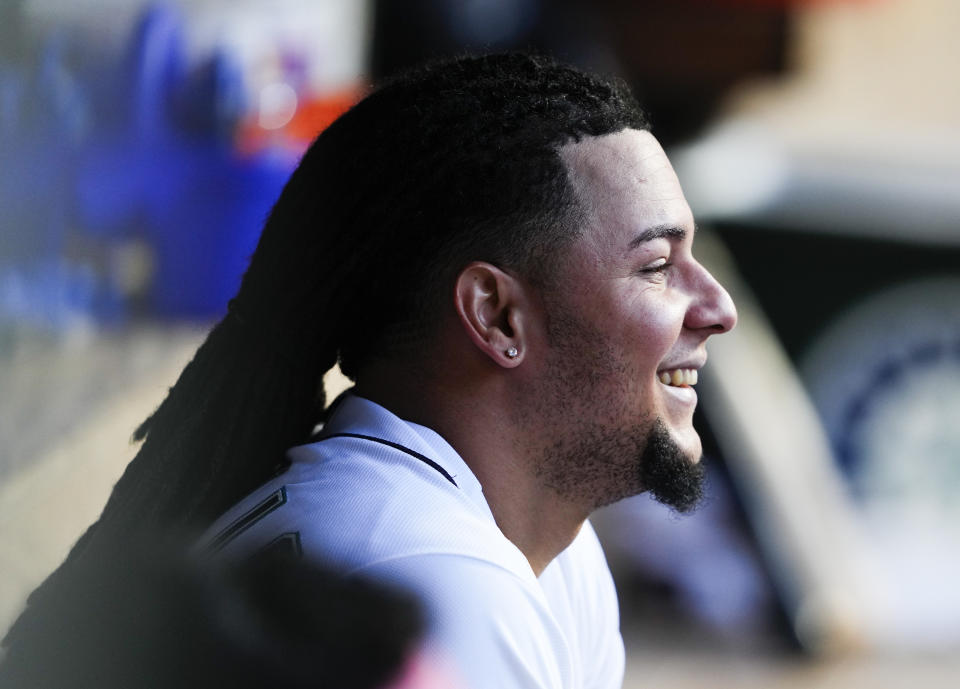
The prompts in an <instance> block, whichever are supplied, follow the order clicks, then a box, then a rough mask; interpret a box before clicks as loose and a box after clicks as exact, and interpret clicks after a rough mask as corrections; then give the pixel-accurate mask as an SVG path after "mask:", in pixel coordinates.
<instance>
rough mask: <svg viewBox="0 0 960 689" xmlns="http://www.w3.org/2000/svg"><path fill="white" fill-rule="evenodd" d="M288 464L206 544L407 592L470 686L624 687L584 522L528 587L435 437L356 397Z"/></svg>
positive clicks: (605, 571)
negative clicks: (286, 559) (273, 552)
mask: <svg viewBox="0 0 960 689" xmlns="http://www.w3.org/2000/svg"><path fill="white" fill-rule="evenodd" d="M288 457H289V459H290V460H291V462H292V465H291V466H290V468H289V469H288V470H287V471H286V472H285V473H283V474H282V475H280V476H278V477H277V478H275V479H274V480H272V481H270V482H268V483H266V484H265V485H263V486H261V487H260V488H259V489H258V490H256V491H255V492H254V493H252V494H251V495H249V496H248V497H246V498H245V499H244V500H242V501H241V502H240V503H239V504H237V505H236V506H234V507H233V508H232V509H231V510H229V511H228V512H227V513H226V514H225V515H223V516H222V517H221V518H220V519H219V520H217V522H216V523H215V524H214V525H213V526H212V527H211V529H210V530H209V532H208V534H207V536H206V537H205V541H206V545H207V547H208V548H210V549H212V550H217V551H222V552H224V553H226V554H227V555H228V556H245V555H247V554H252V553H255V552H257V551H260V550H263V549H266V548H287V549H292V550H295V551H297V552H299V553H302V554H303V555H304V556H306V557H309V558H311V559H315V560H317V561H319V562H321V563H324V564H327V565H332V566H333V567H334V568H335V569H338V570H339V571H342V572H344V573H346V574H348V575H353V574H359V575H364V576H370V577H373V578H376V579H380V580H384V581H386V582H389V583H392V584H395V585H401V586H404V587H406V588H407V589H409V590H412V591H413V592H414V593H416V594H417V595H418V596H419V597H420V599H421V601H422V602H423V603H424V605H425V608H426V610H427V614H428V619H429V623H430V626H429V640H428V643H429V645H430V646H431V647H432V648H434V649H436V650H437V651H439V653H441V654H442V655H443V656H444V657H445V659H446V661H447V662H451V663H452V664H453V666H454V667H455V668H457V670H458V671H459V673H460V675H461V676H462V677H463V678H464V679H465V681H466V682H467V685H468V686H470V687H476V688H481V687H489V688H490V689H513V688H516V689H520V688H524V689H533V688H540V687H543V688H548V687H549V688H551V689H554V688H556V689H560V688H563V689H580V688H588V687H589V688H591V689H594V688H595V689H608V688H609V689H612V688H613V687H619V686H620V685H621V683H622V680H623V667H624V652H623V641H622V638H621V636H620V629H619V612H618V607H617V598H616V592H615V590H614V586H613V580H612V578H611V576H610V570H609V568H608V567H607V563H606V560H605V558H604V556H603V551H602V550H601V548H600V544H599V542H598V541H597V537H596V534H595V533H594V531H593V529H592V527H591V526H590V524H589V523H586V524H584V526H583V528H582V529H581V530H580V533H579V535H578V536H577V538H576V539H575V540H574V541H573V543H572V544H571V545H570V546H569V547H568V548H567V549H566V550H564V551H563V552H562V553H561V554H560V555H559V556H558V557H557V558H556V559H554V561H553V562H551V563H550V564H549V565H548V566H547V568H546V569H545V570H544V571H543V573H542V574H541V575H540V577H539V578H538V577H536V576H535V575H534V573H533V570H532V569H531V567H530V565H529V563H528V562H527V559H526V558H525V557H524V555H523V553H521V552H520V550H519V549H518V548H517V547H516V546H515V545H513V543H511V542H510V541H509V540H507V538H506V537H505V536H504V535H503V533H502V532H501V531H500V529H499V528H498V527H497V524H496V522H495V521H494V519H493V515H492V513H491V512H490V508H489V506H488V505H487V502H486V500H485V499H484V496H483V489H482V487H481V486H480V483H479V481H478V480H477V478H476V477H475V476H474V475H473V473H472V472H471V471H470V469H469V468H468V467H467V465H466V463H464V461H463V460H462V459H461V458H460V456H459V455H458V454H457V453H456V452H455V451H454V449H453V448H452V447H451V446H450V445H449V444H448V443H447V442H446V441H445V440H443V438H441V437H440V436H439V435H438V434H437V433H435V432H434V431H432V430H430V429H429V428H426V427H424V426H420V425H418V424H414V423H410V422H407V421H404V420H402V419H400V418H398V417H396V416H395V415H393V414H391V413H390V412H388V411H387V410H386V409H384V408H383V407H381V406H379V405H377V404H374V403H373V402H370V401H369V400H366V399H363V398H360V397H357V396H353V395H347V396H345V397H344V398H343V399H342V401H341V402H340V403H339V404H338V406H337V408H336V410H335V412H334V414H333V415H332V417H331V419H330V420H329V421H328V423H327V424H326V425H325V427H324V429H323V431H322V434H321V437H320V438H319V439H318V440H316V441H315V442H312V443H310V444H308V445H302V446H299V447H295V448H293V449H292V450H290V451H289V453H288Z"/></svg>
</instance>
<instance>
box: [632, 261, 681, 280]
mask: <svg viewBox="0 0 960 689" xmlns="http://www.w3.org/2000/svg"><path fill="white" fill-rule="evenodd" d="M672 266H673V264H672V263H670V261H668V260H667V259H666V258H658V259H657V260H656V261H654V262H653V263H650V264H648V265H646V266H644V267H643V268H641V269H640V274H641V275H651V276H657V277H659V276H663V275H666V274H667V272H668V271H669V269H670V268H671V267H672Z"/></svg>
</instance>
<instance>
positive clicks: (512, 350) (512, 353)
mask: <svg viewBox="0 0 960 689" xmlns="http://www.w3.org/2000/svg"><path fill="white" fill-rule="evenodd" d="M506 355H507V358H509V359H516V358H517V357H518V356H520V352H518V351H517V348H516V347H511V348H510V349H508V350H507V351H506Z"/></svg>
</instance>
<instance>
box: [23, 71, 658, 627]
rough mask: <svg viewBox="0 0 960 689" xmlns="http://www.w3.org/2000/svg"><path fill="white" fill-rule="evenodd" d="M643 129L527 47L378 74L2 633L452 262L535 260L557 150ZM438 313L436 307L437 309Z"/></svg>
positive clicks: (274, 418) (386, 334)
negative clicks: (63, 551)
mask: <svg viewBox="0 0 960 689" xmlns="http://www.w3.org/2000/svg"><path fill="white" fill-rule="evenodd" d="M626 127H632V128H636V129H645V128H647V123H646V121H645V120H644V117H643V115H642V113H641V112H640V110H639V108H638V106H637V104H636V102H635V101H634V100H633V99H632V97H631V96H630V95H629V93H628V91H627V89H626V88H625V87H624V86H622V85H621V84H619V83H617V82H611V81H606V80H602V79H599V78H597V77H594V76H590V75H587V74H584V73H582V72H580V71H577V70H575V69H572V68H569V67H566V66H563V65H559V64H557V63H555V62H553V61H551V60H548V59H544V58H537V57H531V56H526V55H519V54H510V55H494V56H486V57H462V58H457V59H454V60H450V61H447V62H442V63H436V64H433V65H428V66H426V67H422V68H419V69H418V70H415V71H413V72H411V73H408V74H406V75H404V76H402V77H400V78H398V79H396V80H395V81H393V82H391V83H389V84H387V85H385V86H384V87H382V88H381V89H379V90H378V91H376V92H374V93H373V94H371V95H370V96H368V97H367V98H366V99H364V100H363V101H361V102H360V103H359V104H357V105H356V106H355V107H354V108H352V109H351V110H350V111H349V112H347V113H346V114H345V115H343V116H342V117H341V118H340V119H339V120H337V121H336V122H334V123H333V124H332V125H331V126H330V127H329V128H328V129H327V130H326V131H324V132H323V133H322V134H321V135H320V136H319V137H318V138H317V140H316V141H315V142H314V143H313V145H312V146H311V147H310V149H309V150H308V151H307V153H306V154H305V155H304V157H303V159H302V161H301V162H300V165H299V166H298V168H297V170H296V171H295V172H294V174H293V175H292V177H291V178H290V180H289V182H288V183H287V185H286V187H285V188H284V190H283V192H282V194H281V196H280V198H279V200H278V201H277V203H276V205H275V206H274V208H273V210H272V211H271V214H270V216H269V218H268V220H267V222H266V225H265V227H264V230H263V233H262V236H261V238H260V241H259V244H258V246H257V249H256V252H255V253H254V255H253V257H252V259H251V262H250V266H249V268H248V270H247V272H246V274H245V275H244V278H243V282H242V285H241V287H240V291H239V293H238V294H237V296H236V297H235V298H234V299H233V300H232V301H231V304H230V309H229V312H228V314H227V316H226V317H225V318H224V319H223V320H222V321H221V322H220V323H218V324H217V325H216V326H215V327H214V328H213V330H212V331H211V332H210V334H209V335H208V337H207V339H206V341H205V342H204V343H203V344H202V345H201V346H200V348H199V349H198V351H197V353H196V355H195V356H194V358H193V360H192V361H191V362H190V363H189V364H188V365H187V366H186V368H185V369H184V371H183V372H182V374H181V375H180V378H179V379H178V380H177V382H176V384H175V385H174V386H173V387H172V388H171V389H170V392H169V395H168V396H167V398H166V399H165V400H164V401H163V403H162V404H161V405H160V407H159V408H158V409H157V410H156V412H155V413H154V414H153V415H152V416H151V417H150V418H149V419H147V420H146V421H145V422H144V423H143V425H141V426H140V428H139V429H138V430H137V431H136V434H135V437H136V438H137V439H142V440H143V441H144V442H143V445H142V447H141V449H140V451H139V453H138V454H137V456H136V457H135V458H134V460H133V461H132V462H131V463H130V465H129V466H128V467H127V469H126V471H125V472H124V474H123V476H122V477H121V478H120V480H119V482H118V483H117V484H116V486H115V487H114V489H113V492H112V494H111V496H110V499H109V500H108V502H107V505H106V507H105V509H104V511H103V513H102V515H101V516H100V519H99V520H98V521H97V522H96V523H95V524H93V526H91V527H90V528H89V529H88V530H87V532H86V533H85V534H84V536H83V537H82V538H81V539H80V540H79V541H78V543H77V544H76V545H75V546H74V548H73V549H72V551H71V552H70V555H69V556H68V558H67V560H66V561H65V562H64V564H63V565H61V567H60V568H59V569H58V570H57V571H56V572H55V573H54V574H53V575H51V577H50V578H48V580H47V581H46V582H45V583H44V584H43V585H42V586H41V587H40V588H39V589H37V591H35V592H34V594H33V596H31V605H30V608H28V610H27V612H25V613H24V615H22V616H21V618H20V620H18V622H17V624H16V625H15V626H14V628H13V631H12V632H11V634H10V635H8V637H7V639H6V641H5V643H7V644H8V645H10V644H11V640H12V641H16V638H17V635H18V634H20V633H22V630H23V629H24V628H29V627H30V625H31V624H41V623H40V622H31V618H32V619H34V620H39V619H40V618H42V616H43V611H42V609H43V598H44V595H45V591H47V590H49V589H50V588H51V587H55V586H56V585H57V581H58V579H61V578H62V577H65V576H68V574H69V571H70V568H71V567H72V566H73V565H75V564H76V563H77V562H78V561H83V560H85V559H86V558H91V557H97V556H98V554H99V553H103V552H116V549H117V544H118V543H123V542H133V541H134V540H136V539H142V538H145V537H147V538H149V537H152V535H153V534H170V533H176V534H182V535H187V534H193V533H196V532H197V531H198V530H200V529H202V528H204V527H205V526H207V525H208V524H209V523H210V522H211V521H212V520H213V519H214V518H215V517H216V516H217V515H219V514H220V513H221V512H223V511H224V510H225V509H226V508H227V507H229V506H230V505H231V504H233V503H234V502H236V501H237V500H239V499H240V498H241V497H242V496H243V495H245V494H246V493H248V492H249V491H251V490H253V489H254V488H255V487H256V486H257V485H259V484H260V483H262V482H264V481H265V480H267V479H268V478H269V477H270V475H271V474H272V473H273V472H274V471H275V470H276V467H277V466H278V464H279V463H280V462H282V459H283V455H284V452H285V451H286V450H287V449H289V448H290V447H292V446H294V445H297V444H299V443H302V442H305V441H306V440H307V439H308V437H309V435H310V433H311V431H312V429H313V428H314V426H315V424H316V423H317V421H318V420H319V418H320V414H321V412H322V410H323V407H324V397H323V389H322V376H323V374H324V372H325V371H327V370H328V369H329V368H331V367H332V366H333V365H334V364H335V363H336V362H337V360H338V359H339V361H340V364H341V368H342V369H343V370H344V372H345V373H346V374H347V375H350V376H355V375H356V374H357V372H358V371H359V370H360V369H361V368H362V367H363V366H364V365H365V364H366V363H368V362H370V361H371V360H372V359H373V358H375V357H383V356H392V355H394V354H396V353H397V352H400V351H403V350H404V348H409V347H411V346H413V345H415V344H416V343H417V342H420V341H422V339H423V338H424V337H427V336H428V334H429V332H430V328H431V327H432V326H433V324H434V323H435V321H436V318H437V315H438V313H439V312H440V309H441V308H444V305H442V304H441V303H440V302H439V301H438V299H439V297H438V295H441V294H446V293H448V290H445V289H443V287H444V286H445V285H446V284H448V283H449V282H450V281H452V280H453V279H454V276H455V275H456V272H457V269H458V268H459V267H461V266H462V265H464V264H465V263H466V262H468V261H470V260H488V261H491V262H494V263H497V264H498V265H501V266H502V267H507V268H515V269H517V270H521V271H523V272H524V274H525V275H528V276H529V277H530V278H531V279H535V278H537V276H538V275H542V274H545V273H548V272H549V269H550V265H551V260H553V259H554V257H555V256H556V255H557V251H556V249H557V247H558V246H560V245H561V244H562V243H563V242H565V241H569V240H570V239H571V238H572V237H574V236H576V234H577V232H578V231H579V228H580V224H581V220H582V210H581V209H580V207H579V205H578V203H577V199H576V198H575V195H574V192H573V191H572V189H571V187H570V185H569V183H568V181H567V177H566V171H565V168H564V167H563V163H562V161H561V160H560V158H559V155H558V148H559V147H560V146H561V145H563V144H564V143H567V142H568V141H571V140H578V139H579V138H581V137H583V136H599V135H603V134H607V133H611V132H615V131H619V130H621V129H624V128H626ZM446 308H449V305H446Z"/></svg>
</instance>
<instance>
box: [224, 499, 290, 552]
mask: <svg viewBox="0 0 960 689" xmlns="http://www.w3.org/2000/svg"><path fill="white" fill-rule="evenodd" d="M286 502H287V487H286V486H281V487H280V488H279V489H278V490H275V491H274V492H273V493H271V494H270V495H268V496H267V497H266V499H264V500H263V501H261V502H259V503H257V505H256V506H255V507H254V508H253V509H251V510H250V511H248V512H244V514H243V516H241V517H240V518H239V519H237V520H236V521H235V522H233V523H232V524H230V525H229V526H227V527H226V528H225V529H223V531H221V532H220V533H218V534H217V535H216V536H215V537H214V538H213V540H211V541H210V545H209V546H207V550H208V551H209V552H211V553H215V552H217V551H218V550H220V549H221V548H222V547H223V546H225V545H226V544H227V543H229V542H230V541H232V540H233V539H234V538H236V537H237V536H239V535H240V534H241V533H243V532H244V531H246V530H247V529H249V528H250V527H251V526H253V525H254V524H255V523H257V522H258V521H260V520H261V519H263V518H264V517H266V516H267V515H268V514H270V513H271V512H273V511H274V510H275V509H277V508H278V507H280V506H281V505H284V504H286Z"/></svg>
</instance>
